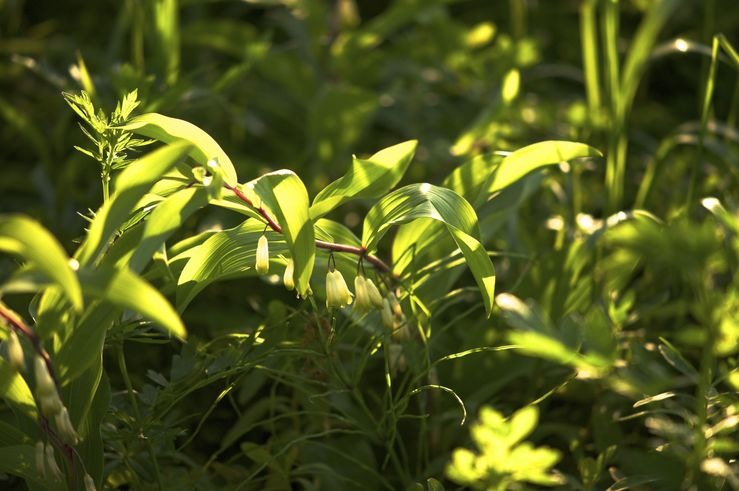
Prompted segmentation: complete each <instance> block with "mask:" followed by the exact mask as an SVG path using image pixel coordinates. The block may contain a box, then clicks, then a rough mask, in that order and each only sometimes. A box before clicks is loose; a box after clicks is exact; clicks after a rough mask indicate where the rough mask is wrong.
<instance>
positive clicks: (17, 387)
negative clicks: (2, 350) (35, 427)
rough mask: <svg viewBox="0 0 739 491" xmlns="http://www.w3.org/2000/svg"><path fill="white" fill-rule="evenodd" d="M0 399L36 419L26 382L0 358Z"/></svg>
mask: <svg viewBox="0 0 739 491" xmlns="http://www.w3.org/2000/svg"><path fill="white" fill-rule="evenodd" d="M0 397H2V398H3V399H5V400H7V401H8V402H10V403H11V404H13V405H14V406H17V407H18V408H19V409H21V410H22V411H23V412H24V413H26V414H27V415H28V416H30V417H31V418H35V417H36V402H35V401H34V400H33V394H31V389H29V388H28V384H26V380H25V379H24V378H23V377H22V376H21V374H20V373H18V372H17V371H16V370H14V369H13V368H12V367H11V366H10V364H9V363H8V362H7V361H5V358H2V357H0Z"/></svg>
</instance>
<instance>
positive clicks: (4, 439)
mask: <svg viewBox="0 0 739 491" xmlns="http://www.w3.org/2000/svg"><path fill="white" fill-rule="evenodd" d="M28 440H29V437H28V436H27V435H26V434H25V433H23V432H22V431H21V430H20V429H18V427H17V426H14V425H11V424H10V423H6V422H5V421H0V447H9V446H10V445H20V444H22V443H23V442H24V441H28Z"/></svg>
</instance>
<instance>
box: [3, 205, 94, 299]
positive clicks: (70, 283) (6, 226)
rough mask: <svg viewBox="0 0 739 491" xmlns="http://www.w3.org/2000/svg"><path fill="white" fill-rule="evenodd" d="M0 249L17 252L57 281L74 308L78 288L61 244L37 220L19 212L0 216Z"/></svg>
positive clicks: (78, 291)
mask: <svg viewBox="0 0 739 491" xmlns="http://www.w3.org/2000/svg"><path fill="white" fill-rule="evenodd" d="M0 251H4V252H9V253H12V254H17V255H19V256H21V257H23V258H24V259H25V260H27V261H29V262H30V263H31V264H33V265H34V266H35V267H36V268H37V269H38V270H39V271H41V272H42V273H43V274H44V275H46V277H47V278H49V279H50V280H52V281H53V282H55V283H56V284H58V285H59V286H60V287H61V289H62V290H63V291H64V294H65V295H66V296H67V298H69V300H70V302H71V303H72V305H73V306H74V307H75V309H77V310H79V309H81V308H82V291H81V289H80V284H79V282H78V281H77V277H76V276H75V274H74V271H73V270H72V268H71V267H70V265H69V259H68V257H67V253H66V252H65V251H64V249H63V248H62V246H61V245H60V244H59V242H57V240H56V239H55V238H54V236H53V235H51V234H50V233H49V232H48V231H47V230H46V229H45V228H43V227H42V226H41V225H40V224H39V223H38V222H35V221H34V220H31V219H30V218H27V217H24V216H22V215H15V214H14V215H0Z"/></svg>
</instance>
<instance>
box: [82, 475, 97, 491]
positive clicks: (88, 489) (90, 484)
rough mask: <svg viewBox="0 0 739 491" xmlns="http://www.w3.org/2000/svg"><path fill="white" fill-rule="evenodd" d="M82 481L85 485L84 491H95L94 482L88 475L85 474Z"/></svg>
mask: <svg viewBox="0 0 739 491" xmlns="http://www.w3.org/2000/svg"><path fill="white" fill-rule="evenodd" d="M82 481H83V482H84V483H85V491H97V487H95V481H93V480H92V476H90V474H85V477H84V479H83V480H82Z"/></svg>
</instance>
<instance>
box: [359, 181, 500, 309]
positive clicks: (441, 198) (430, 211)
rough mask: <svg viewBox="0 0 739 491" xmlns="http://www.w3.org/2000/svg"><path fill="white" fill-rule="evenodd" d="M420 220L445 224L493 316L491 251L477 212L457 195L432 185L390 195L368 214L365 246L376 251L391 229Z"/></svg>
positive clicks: (415, 186) (364, 237)
mask: <svg viewBox="0 0 739 491" xmlns="http://www.w3.org/2000/svg"><path fill="white" fill-rule="evenodd" d="M419 218H430V219H433V220H437V221H439V222H442V223H444V225H445V226H446V229H447V231H448V232H449V234H450V235H451V236H452V238H453V239H454V242H455V243H456V244H457V246H458V247H459V248H460V250H461V251H462V253H463V254H464V257H465V259H466V261H467V266H468V267H469V268H470V271H471V272H472V275H473V276H474V277H475V281H476V282H477V285H478V287H479V288H480V293H481V294H482V296H483V299H484V302H485V310H486V311H487V313H488V315H489V314H490V312H491V310H492V305H493V295H494V291H495V270H494V269H493V263H492V262H491V261H490V258H489V257H488V255H487V251H486V250H485V248H484V247H483V246H482V244H480V241H479V237H480V231H479V228H478V225H477V216H476V215H475V211H474V210H473V209H472V206H471V205H470V204H469V203H468V202H467V201H466V200H465V199H464V198H462V197H461V196H459V195H458V194H456V193H455V192H454V191H452V190H450V189H446V188H442V187H438V186H433V185H431V184H411V185H409V186H405V187H403V188H400V189H398V190H396V191H394V192H392V193H390V194H388V195H387V196H385V197H384V198H383V199H381V200H380V201H379V202H377V203H376V204H375V205H374V206H373V207H372V209H370V211H369V212H368V213H367V217H366V218H365V221H364V228H363V234H362V244H363V245H364V246H365V247H366V248H367V249H368V250H370V251H371V250H374V249H375V248H376V246H377V243H378V242H379V241H380V239H381V238H382V236H383V235H384V234H385V233H386V232H387V231H388V229H389V228H390V227H391V226H393V225H395V224H399V223H404V222H408V221H411V220H415V219H419Z"/></svg>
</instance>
